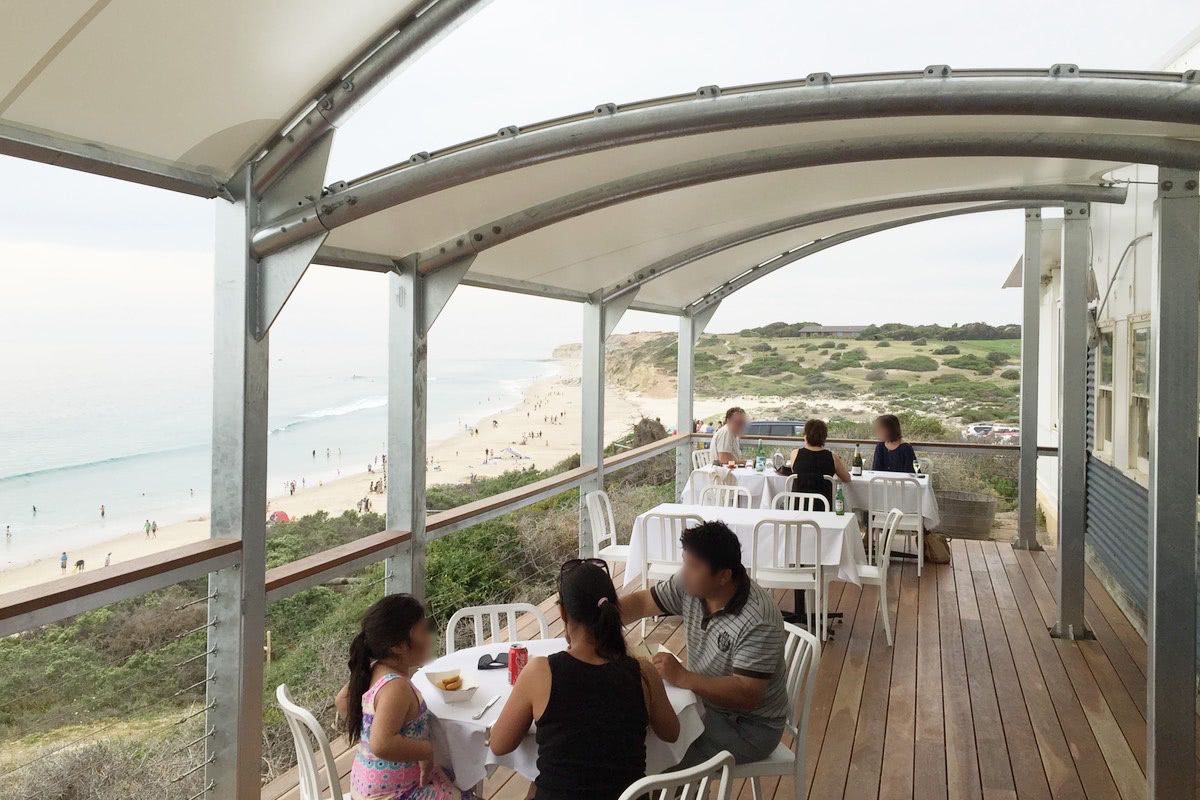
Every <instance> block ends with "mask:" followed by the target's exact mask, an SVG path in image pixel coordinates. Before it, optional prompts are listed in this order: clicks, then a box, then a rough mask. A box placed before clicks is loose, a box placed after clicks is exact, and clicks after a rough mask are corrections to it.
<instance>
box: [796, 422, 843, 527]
mask: <svg viewBox="0 0 1200 800" xmlns="http://www.w3.org/2000/svg"><path fill="white" fill-rule="evenodd" d="M828 438H829V426H828V425H826V424H825V422H824V420H819V419H810V420H809V421H808V422H806V423H804V446H803V447H801V448H798V449H797V450H796V452H795V455H793V456H792V474H793V475H795V476H796V479H795V481H793V483H792V491H794V492H807V493H809V494H819V495H822V496H824V497H825V499H826V500H828V501H829V510H830V511H832V510H833V484H831V483H830V482H829V481H827V480H825V476H826V475H836V476H837V479H838V480H839V481H842V482H843V483H849V482H850V472H849V471H848V470H847V469H846V465H845V464H843V463H842V460H841V459H840V458H838V456H837V454H836V453H834V452H833V451H831V450H826V449H825V441H826V440H827V439H828Z"/></svg>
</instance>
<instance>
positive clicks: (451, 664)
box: [413, 639, 704, 789]
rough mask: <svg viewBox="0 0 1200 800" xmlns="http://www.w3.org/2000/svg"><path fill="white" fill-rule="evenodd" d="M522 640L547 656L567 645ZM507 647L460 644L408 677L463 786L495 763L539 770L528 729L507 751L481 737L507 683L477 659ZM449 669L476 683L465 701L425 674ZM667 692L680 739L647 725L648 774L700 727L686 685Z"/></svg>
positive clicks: (441, 755)
mask: <svg viewBox="0 0 1200 800" xmlns="http://www.w3.org/2000/svg"><path fill="white" fill-rule="evenodd" d="M523 644H524V645H525V646H526V647H528V648H529V655H530V657H533V656H548V655H550V654H551V653H557V652H558V651H560V650H566V649H567V640H566V639H546V640H534V641H529V642H523ZM507 651H508V645H507V644H491V645H484V646H482V647H471V648H468V649H466V650H459V651H457V652H455V653H451V654H450V655H448V656H442V657H441V658H439V659H437V660H436V661H434V662H433V663H432V664H429V665H427V666H426V667H424V668H423V669H422V670H421V671H420V672H418V673H417V674H416V675H415V676H414V677H413V684H414V685H415V686H416V687H417V691H419V692H420V693H421V696H422V697H424V698H425V704H426V705H427V706H428V707H429V710H430V712H431V713H432V714H433V716H434V723H433V746H434V752H435V753H437V760H438V763H439V764H440V765H442V766H447V767H451V768H453V770H454V782H455V783H457V784H458V786H459V787H460V788H462V789H470V788H471V787H472V786H474V785H475V784H476V783H478V782H479V781H481V780H483V779H484V777H486V776H487V774H489V773H490V772H491V771H492V770H493V769H495V767H497V766H504V767H509V768H510V769H513V770H516V771H517V772H519V773H521V774H522V775H524V776H525V777H526V778H528V779H529V780H531V781H532V780H534V779H535V778H537V775H538V769H537V742H536V741H535V740H534V735H533V731H532V730H531V731H530V732H529V735H528V736H526V737H525V741H523V742H521V745H520V746H519V747H518V748H517V749H516V750H514V751H513V752H511V753H509V754H508V755H506V756H496V755H494V754H493V753H492V751H491V749H489V748H488V746H487V744H486V741H485V740H486V739H487V728H488V727H489V726H491V725H492V724H493V723H494V722H495V721H496V718H497V717H499V716H500V709H502V708H503V707H504V704H505V702H507V701H508V695H509V693H510V692H511V691H512V687H511V686H509V685H508V670H507V669H495V670H480V669H478V667H477V664H478V663H479V657H480V656H481V655H483V654H484V653H488V654H490V655H496V654H497V653H502V652H507ZM635 655H636V654H635ZM642 655H643V656H645V655H646V654H644V653H643V654H642ZM451 669H461V670H462V671H463V674H464V675H467V676H469V677H470V678H471V680H473V681H475V682H476V683H478V684H479V688H478V689H477V690H476V691H475V695H474V696H473V697H472V698H471V700H470V702H467V703H454V704H450V703H446V702H445V701H444V700H442V694H441V692H440V691H439V690H438V689H437V688H435V687H434V686H433V684H431V683H430V682H429V680H428V679H427V678H426V677H425V670H430V671H433V672H445V671H446V670H451ZM496 695H501V697H500V699H499V700H497V701H496V703H495V705H493V706H492V707H491V708H489V709H488V711H487V713H486V714H484V715H483V719H480V720H474V719H471V717H472V716H473V715H475V714H476V713H477V712H478V711H479V709H481V708H483V707H484V705H486V704H487V701H488V700H490V699H491V698H493V697H495V696H496ZM667 698H668V699H669V700H670V701H671V705H672V706H673V707H674V708H675V713H676V714H678V715H679V739H678V740H676V741H675V742H674V743H670V744H668V743H667V742H664V741H663V740H662V739H659V738H658V737H657V736H655V735H654V732H653V731H647V734H646V771H647V774H654V773H657V772H662V771H663V770H666V769H668V768H670V767H673V766H675V765H676V764H678V763H679V761H680V760H681V759H682V758H683V754H684V753H686V752H687V749H688V747H689V746H690V745H691V744H692V742H694V741H695V740H696V738H697V737H699V736H700V734H701V733H702V732H703V731H704V720H703V718H702V714H703V710H702V708H701V703H700V701H699V699H697V697H696V695H695V694H693V693H692V692H690V691H688V690H687V689H680V688H678V687H675V686H667ZM597 757H598V758H600V757H603V754H600V753H597Z"/></svg>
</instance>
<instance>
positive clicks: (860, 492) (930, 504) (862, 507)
mask: <svg viewBox="0 0 1200 800" xmlns="http://www.w3.org/2000/svg"><path fill="white" fill-rule="evenodd" d="M876 476H882V477H885V478H902V477H911V478H916V479H917V481H918V482H920V484H921V498H920V504H921V519H923V520H924V521H925V530H933V529H935V528H937V526H938V524H939V523H940V522H941V521H942V518H941V515H940V514H938V504H937V497H936V496H935V495H934V494H933V478H931V477H930V476H928V475H921V476H916V475H908V474H906V473H903V472H883V471H881V470H873V469H864V470H863V474H862V475H855V476H853V477H852V478H851V479H850V483H849V485H846V484H843V486H845V487H846V488H845V494H846V508H850V509H854V510H855V511H868V510H870V507H871V478H874V477H876Z"/></svg>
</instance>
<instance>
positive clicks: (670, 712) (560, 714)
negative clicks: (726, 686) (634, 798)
mask: <svg viewBox="0 0 1200 800" xmlns="http://www.w3.org/2000/svg"><path fill="white" fill-rule="evenodd" d="M558 603H559V609H560V612H561V614H562V618H563V622H564V623H565V624H566V634H567V649H566V650H565V651H563V652H560V653H555V654H553V655H551V656H550V657H549V658H531V659H530V660H529V664H528V665H527V666H526V667H525V669H524V670H522V672H521V677H519V678H518V679H517V685H516V686H514V687H513V691H512V695H511V696H510V697H509V698H508V702H507V703H506V704H505V706H504V710H503V711H501V712H500V717H499V718H498V719H497V720H496V724H495V725H493V726H492V738H491V748H492V752H493V753H495V754H496V755H505V754H507V753H511V752H512V751H513V750H516V749H517V746H518V745H520V743H521V740H522V739H524V738H525V735H526V734H527V733H528V732H529V727H530V725H532V724H533V723H534V722H535V721H536V722H537V744H538V759H537V767H538V777H537V780H536V782H535V790H536V794H534V795H533V796H534V797H535V798H537V800H568V798H569V799H570V800H617V798H618V797H620V796H621V793H622V792H623V791H625V789H626V788H627V787H628V786H629V784H631V783H633V782H634V781H636V780H638V779H639V778H642V777H643V776H644V775H645V774H646V726H647V724H649V725H650V727H651V728H653V729H654V732H655V733H656V734H658V736H659V738H660V739H663V740H664V741H667V742H673V741H675V740H676V739H677V738H679V718H678V717H676V716H675V710H674V709H673V708H672V707H671V703H670V701H669V700H668V699H667V692H666V689H665V688H664V687H663V681H662V678H661V677H659V674H658V672H657V671H656V670H655V669H654V667H653V666H652V665H651V664H650V663H649V662H648V661H642V660H640V659H635V658H633V657H631V656H630V655H629V654H628V653H627V652H626V650H625V638H624V635H623V631H622V629H621V611H620V608H619V606H618V604H617V592H616V589H614V588H613V583H612V579H611V578H610V577H609V575H608V566H607V565H606V564H605V563H604V562H603V561H601V560H599V559H586V560H585V559H577V558H576V559H571V560H570V561H568V562H566V563H565V564H563V565H562V571H561V572H560V573H559V577H558Z"/></svg>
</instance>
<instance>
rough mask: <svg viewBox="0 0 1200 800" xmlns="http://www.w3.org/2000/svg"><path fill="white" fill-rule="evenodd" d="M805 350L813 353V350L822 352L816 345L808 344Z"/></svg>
mask: <svg viewBox="0 0 1200 800" xmlns="http://www.w3.org/2000/svg"><path fill="white" fill-rule="evenodd" d="M804 349H805V350H807V351H808V352H810V353H811V352H812V351H813V350H820V349H821V348H820V347H818V346H817V345H815V344H806V345H804Z"/></svg>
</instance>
